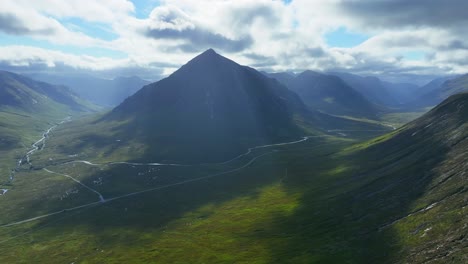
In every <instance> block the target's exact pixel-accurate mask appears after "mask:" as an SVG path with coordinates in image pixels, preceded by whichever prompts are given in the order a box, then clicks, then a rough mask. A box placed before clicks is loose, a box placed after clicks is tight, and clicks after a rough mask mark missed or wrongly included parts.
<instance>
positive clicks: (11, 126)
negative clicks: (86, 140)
mask: <svg viewBox="0 0 468 264" xmlns="http://www.w3.org/2000/svg"><path fill="white" fill-rule="evenodd" d="M95 110H97V108H96V106H94V105H92V104H90V103H89V102H87V101H85V100H83V99H81V98H79V97H78V96H77V95H76V94H75V93H73V92H72V91H71V90H70V89H68V88H67V87H64V86H57V85H52V84H48V83H44V82H39V81H35V80H32V79H30V78H27V77H25V76H22V75H18V74H15V73H11V72H6V71H0V174H1V175H9V174H10V170H11V169H12V165H13V164H15V163H16V161H17V160H18V156H19V155H20V157H21V155H24V153H25V152H24V148H25V147H26V146H30V144H32V143H34V142H36V141H37V140H38V139H39V138H40V137H41V135H43V134H44V131H45V130H46V129H48V128H50V127H51V126H53V124H56V123H58V122H60V121H61V120H63V119H64V118H65V117H67V116H69V115H78V114H83V113H85V112H92V111H95Z"/></svg>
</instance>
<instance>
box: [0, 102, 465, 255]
mask: <svg viewBox="0 0 468 264" xmlns="http://www.w3.org/2000/svg"><path fill="white" fill-rule="evenodd" d="M467 106H468V94H462V95H458V96H453V97H451V98H450V99H448V100H447V101H445V102H444V103H443V104H441V105H439V106H438V107H437V108H435V109H434V110H432V111H431V112H429V113H428V114H426V115H424V116H423V117H421V118H419V119H417V120H416V121H414V122H412V123H410V124H408V125H407V126H404V127H403V128H401V129H399V130H396V131H394V132H392V133H390V134H386V135H383V136H381V137H378V138H376V139H373V140H371V141H365V142H362V141H356V140H353V138H350V137H341V138H338V137H333V136H322V137H312V138H309V139H308V140H305V141H300V142H295V143H292V144H286V145H276V146H270V147H261V148H255V149H252V150H251V151H249V152H248V153H246V154H245V155H242V156H239V157H238V158H236V159H234V160H232V161H230V162H226V163H217V164H201V165H191V166H179V165H177V164H172V165H171V164H167V165H164V164H154V163H151V164H137V163H129V164H126V163H121V162H123V161H126V160H129V158H131V157H130V156H125V153H124V152H122V153H121V155H120V156H112V158H113V160H108V159H109V157H107V156H102V157H101V156H96V155H93V151H92V150H91V151H85V152H73V149H69V148H68V147H67V146H68V145H69V144H70V142H72V141H73V140H76V138H74V137H73V136H70V134H69V133H68V132H70V131H71V130H70V129H72V128H73V127H74V126H77V124H75V123H76V122H71V123H66V124H64V125H63V126H60V127H59V128H57V130H55V132H54V135H53V137H51V138H50V139H49V141H48V145H47V148H46V149H44V150H43V151H42V152H40V153H38V154H37V155H36V157H35V166H36V170H34V171H21V172H19V173H18V175H17V181H16V182H15V185H14V186H13V188H12V190H11V191H9V192H8V193H7V194H6V195H5V196H2V197H1V198H0V206H2V210H3V214H2V216H1V218H0V221H1V223H2V224H3V226H2V227H0V235H1V237H2V240H1V241H0V261H1V262H4V263H11V262H13V263H14V262H20V263H21V262H26V261H28V260H30V259H32V258H34V259H35V260H37V261H38V262H43V261H47V262H48V263H63V262H76V263H122V262H131V263H187V262H190V263H239V262H241V263H242V262H246V263H272V262H274V263H314V262H318V263H343V262H346V263H363V262H364V263H395V262H410V263H423V262H425V261H426V260H434V261H435V262H436V263H437V262H438V263H447V262H450V261H451V262H453V263H463V262H465V261H466V256H467V254H466V248H467V247H466V246H467V241H466V231H467V230H466V226H467V219H466V217H465V215H466V213H465V211H464V210H466V209H465V207H466V197H467V196H466V189H467V188H466V187H467V186H466V182H467V181H466V173H465V172H466V168H467V167H466V160H467V153H466V149H467V147H468V146H467V131H468V129H467V124H468V122H467V121H468V120H467V118H468V112H467V109H468V108H467ZM96 129H97V130H99V128H96ZM109 140H116V139H114V138H112V139H109ZM82 143H83V144H86V142H85V141H83V142H82ZM102 144H103V145H105V144H107V141H103V142H102ZM73 161H76V162H73ZM83 161H84V162H83ZM182 165H183V164H182ZM41 168H46V169H47V170H44V169H41ZM70 177H73V178H74V179H75V180H78V181H80V182H81V183H82V184H83V185H81V184H78V183H77V182H76V181H73V180H71V178H70ZM84 186H88V187H89V189H88V188H86V187H84ZM26 194H28V195H26ZM98 194H99V195H98ZM100 195H102V197H103V198H104V199H105V202H102V201H100V198H99V197H100ZM50 213H52V215H49V214H50ZM44 214H46V215H45V216H44V217H42V218H38V219H35V217H37V216H41V215H44ZM47 215H48V216H47ZM28 219H29V220H28ZM24 220H25V221H24ZM23 221H24V222H23ZM12 223H13V225H8V224H12Z"/></svg>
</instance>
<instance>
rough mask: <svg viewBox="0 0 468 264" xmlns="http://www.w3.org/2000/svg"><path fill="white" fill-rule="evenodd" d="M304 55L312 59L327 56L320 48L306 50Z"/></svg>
mask: <svg viewBox="0 0 468 264" xmlns="http://www.w3.org/2000/svg"><path fill="white" fill-rule="evenodd" d="M304 53H305V54H306V55H308V56H310V57H313V58H319V57H324V56H326V53H325V51H324V50H323V49H322V48H320V47H316V48H308V49H305V50H304Z"/></svg>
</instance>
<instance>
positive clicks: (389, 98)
mask: <svg viewBox="0 0 468 264" xmlns="http://www.w3.org/2000/svg"><path fill="white" fill-rule="evenodd" d="M330 74H331V75H335V76H338V77H340V78H341V79H342V80H343V81H345V82H346V84H348V85H349V86H351V87H352V88H353V89H354V90H356V91H357V92H359V93H361V94H362V95H363V96H365V97H366V98H367V100H369V101H371V102H372V103H374V104H377V105H383V106H395V105H398V103H399V102H398V100H397V99H396V98H395V97H394V96H393V95H392V94H391V93H390V91H389V90H388V88H387V87H386V85H385V84H384V83H383V82H382V81H381V80H380V79H379V78H377V77H362V76H359V75H355V74H350V73H344V72H330Z"/></svg>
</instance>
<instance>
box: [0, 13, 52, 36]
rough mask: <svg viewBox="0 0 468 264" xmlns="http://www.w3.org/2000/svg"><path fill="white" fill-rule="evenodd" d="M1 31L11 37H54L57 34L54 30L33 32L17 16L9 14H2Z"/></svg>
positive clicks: (0, 18)
mask: <svg viewBox="0 0 468 264" xmlns="http://www.w3.org/2000/svg"><path fill="white" fill-rule="evenodd" d="M0 31H3V32H5V33H7V34H11V35H31V34H34V35H53V34H54V33H55V30H54V29H53V28H44V29H39V30H32V29H30V28H28V27H27V26H26V25H25V24H24V23H23V21H21V19H19V18H18V17H17V16H16V15H14V14H9V13H0Z"/></svg>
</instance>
